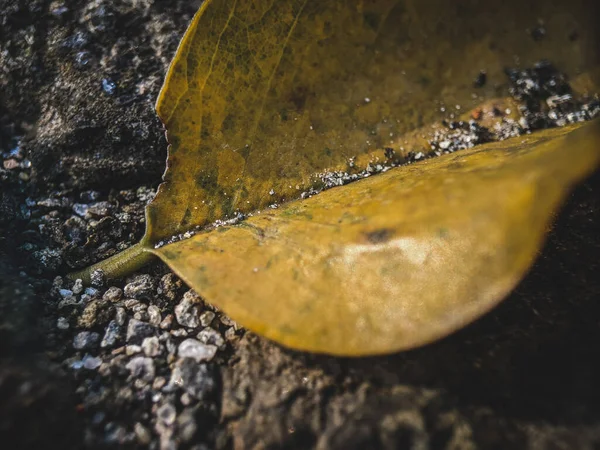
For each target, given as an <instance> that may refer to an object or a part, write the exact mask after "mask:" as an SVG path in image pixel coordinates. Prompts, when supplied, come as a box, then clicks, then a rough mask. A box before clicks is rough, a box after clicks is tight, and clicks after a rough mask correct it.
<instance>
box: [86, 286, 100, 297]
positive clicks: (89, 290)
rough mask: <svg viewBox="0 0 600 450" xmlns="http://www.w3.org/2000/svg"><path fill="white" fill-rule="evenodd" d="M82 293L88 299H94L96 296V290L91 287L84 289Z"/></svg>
mask: <svg viewBox="0 0 600 450" xmlns="http://www.w3.org/2000/svg"><path fill="white" fill-rule="evenodd" d="M84 293H85V295H89V296H90V297H95V296H97V295H98V289H96V288H93V287H88V288H85V291H84Z"/></svg>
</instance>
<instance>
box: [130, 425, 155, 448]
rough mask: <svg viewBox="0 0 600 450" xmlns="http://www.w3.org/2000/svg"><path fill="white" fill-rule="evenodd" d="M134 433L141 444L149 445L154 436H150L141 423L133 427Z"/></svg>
mask: <svg viewBox="0 0 600 450" xmlns="http://www.w3.org/2000/svg"><path fill="white" fill-rule="evenodd" d="M133 431H134V432H135V436H136V437H137V440H138V442H139V443H140V444H142V445H148V444H150V442H151V441H152V435H151V434H150V431H149V430H148V428H146V427H144V425H142V424H141V423H140V422H136V423H135V425H134V426H133Z"/></svg>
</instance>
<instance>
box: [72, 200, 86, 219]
mask: <svg viewBox="0 0 600 450" xmlns="http://www.w3.org/2000/svg"><path fill="white" fill-rule="evenodd" d="M88 208H89V206H88V205H86V204H83V203H75V204H73V212H74V213H75V214H77V215H78V216H79V217H85V216H86V215H87V212H88Z"/></svg>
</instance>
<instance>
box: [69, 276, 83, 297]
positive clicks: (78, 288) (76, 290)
mask: <svg viewBox="0 0 600 450" xmlns="http://www.w3.org/2000/svg"><path fill="white" fill-rule="evenodd" d="M71 291H73V294H81V293H82V292H83V281H82V280H81V279H80V278H78V279H76V280H75V283H74V284H73V287H72V288H71Z"/></svg>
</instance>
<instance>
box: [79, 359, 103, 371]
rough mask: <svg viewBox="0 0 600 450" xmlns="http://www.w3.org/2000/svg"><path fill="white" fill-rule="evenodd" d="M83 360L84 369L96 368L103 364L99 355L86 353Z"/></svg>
mask: <svg viewBox="0 0 600 450" xmlns="http://www.w3.org/2000/svg"><path fill="white" fill-rule="evenodd" d="M82 362H83V368H84V369H88V370H96V369H97V368H98V367H100V365H101V364H102V359H100V358H98V357H97V356H90V355H85V357H84V358H83V360H82Z"/></svg>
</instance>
